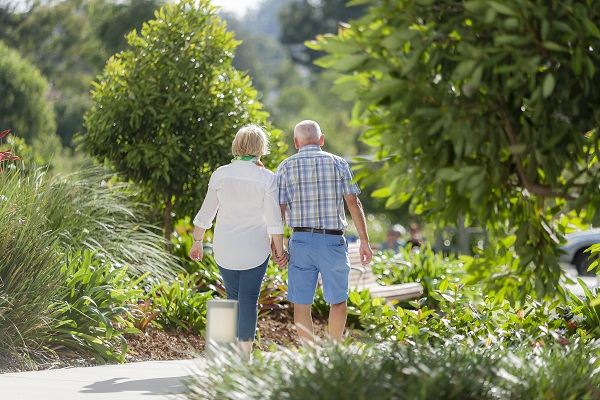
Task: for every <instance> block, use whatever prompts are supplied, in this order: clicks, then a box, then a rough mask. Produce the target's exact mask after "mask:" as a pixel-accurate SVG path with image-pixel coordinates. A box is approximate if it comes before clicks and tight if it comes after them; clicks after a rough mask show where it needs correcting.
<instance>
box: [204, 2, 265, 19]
mask: <svg viewBox="0 0 600 400" xmlns="http://www.w3.org/2000/svg"><path fill="white" fill-rule="evenodd" d="M211 3H212V5H213V6H219V7H221V8H222V9H223V10H225V11H229V12H234V13H236V14H237V15H238V16H240V17H241V16H242V15H244V14H245V13H246V11H248V10H249V9H253V8H256V7H257V6H258V5H259V4H260V3H261V0H211Z"/></svg>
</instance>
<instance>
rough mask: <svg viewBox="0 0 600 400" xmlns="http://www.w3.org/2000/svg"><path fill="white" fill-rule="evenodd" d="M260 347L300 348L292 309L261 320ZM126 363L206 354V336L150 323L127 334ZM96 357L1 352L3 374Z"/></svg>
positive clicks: (319, 325)
mask: <svg viewBox="0 0 600 400" xmlns="http://www.w3.org/2000/svg"><path fill="white" fill-rule="evenodd" d="M314 320H315V333H316V334H317V335H318V336H319V337H321V338H323V337H324V335H325V332H326V329H327V321H326V320H324V319H322V318H321V319H319V318H314ZM258 330H259V332H258V335H257V338H259V348H260V349H261V350H263V351H266V350H268V349H269V346H270V345H272V344H275V345H278V346H283V347H300V346H301V344H300V342H299V341H298V334H297V333H296V329H295V327H294V319H293V314H292V310H290V309H285V310H279V311H271V312H270V313H269V314H267V315H263V316H261V317H260V318H259V320H258ZM125 338H126V340H127V348H128V349H127V355H126V362H128V363H129V362H139V361H157V360H181V359H192V358H194V357H197V356H198V355H204V338H203V337H202V336H200V335H194V334H191V333H188V332H182V331H177V332H168V331H163V330H160V329H157V328H153V327H152V326H150V327H149V328H148V329H147V330H146V332H144V333H143V334H127V335H125ZM97 364H98V363H97V362H96V361H95V360H90V359H86V358H84V357H81V356H79V355H76V354H69V353H64V352H59V353H58V355H54V354H47V353H44V352H38V353H37V355H36V357H35V359H33V360H31V361H30V362H24V361H23V359H22V358H19V357H16V356H15V355H10V354H0V373H9V372H21V371H37V370H45V369H56V368H70V367H83V366H93V365H97Z"/></svg>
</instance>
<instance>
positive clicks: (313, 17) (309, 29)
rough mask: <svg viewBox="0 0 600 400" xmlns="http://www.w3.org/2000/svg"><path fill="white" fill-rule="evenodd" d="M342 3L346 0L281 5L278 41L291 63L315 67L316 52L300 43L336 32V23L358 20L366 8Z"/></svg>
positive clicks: (305, 0)
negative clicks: (288, 49) (286, 47)
mask: <svg viewBox="0 0 600 400" xmlns="http://www.w3.org/2000/svg"><path fill="white" fill-rule="evenodd" d="M346 3H348V0H292V1H290V2H289V3H287V4H286V5H285V6H284V7H282V9H281V11H280V13H279V20H280V21H281V37H280V40H281V43H283V44H285V45H287V46H289V48H290V51H291V54H292V58H293V59H294V61H295V62H297V63H299V64H301V65H304V66H306V67H309V68H311V69H312V70H316V69H317V67H316V66H315V64H314V63H313V62H314V60H315V59H316V58H317V57H319V56H320V54H319V53H318V52H317V51H314V50H313V49H310V48H307V47H306V46H304V45H303V43H304V42H305V41H306V40H312V39H314V38H315V36H316V35H317V34H325V33H335V32H337V31H338V27H339V26H340V23H342V22H348V21H350V20H353V19H358V18H360V17H361V16H362V15H363V14H364V13H365V11H366V7H365V6H362V5H353V4H351V3H348V4H346ZM357 3H358V2H357Z"/></svg>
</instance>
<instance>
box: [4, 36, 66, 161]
mask: <svg viewBox="0 0 600 400" xmlns="http://www.w3.org/2000/svg"><path fill="white" fill-rule="evenodd" d="M47 93H48V81H47V80H46V78H44V77H43V76H42V74H41V73H40V71H39V70H38V69H37V68H36V67H35V66H33V65H31V64H30V63H29V62H28V61H27V60H25V59H24V58H23V57H22V56H21V54H19V52H17V51H16V50H14V49H10V48H8V47H7V46H6V45H5V44H4V43H2V41H0V130H2V131H4V130H5V129H11V130H12V132H13V135H14V136H17V137H21V138H23V139H24V140H25V141H26V142H27V143H28V144H35V150H36V155H37V156H41V158H38V160H37V161H39V162H43V163H45V162H47V161H48V160H50V159H51V158H52V156H54V155H56V153H58V152H60V148H61V147H60V140H59V139H58V138H57V137H56V135H55V131H56V119H55V115H54V111H53V109H52V103H50V102H49V101H48V100H47Z"/></svg>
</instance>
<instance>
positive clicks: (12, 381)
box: [0, 359, 204, 400]
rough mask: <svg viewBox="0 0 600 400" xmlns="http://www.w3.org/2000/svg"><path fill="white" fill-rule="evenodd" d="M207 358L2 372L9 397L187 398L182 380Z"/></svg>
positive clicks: (1, 387) (0, 386)
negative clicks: (183, 393) (184, 394)
mask: <svg viewBox="0 0 600 400" xmlns="http://www.w3.org/2000/svg"><path fill="white" fill-rule="evenodd" d="M203 364H204V360H203V359H195V360H174V361H145V362H138V363H129V364H119V365H102V366H97V367H83V368H64V369H55V370H46V371H32V372H19V373H11V374H0V398H1V399H3V400H4V399H6V400H30V399H31V400H33V399H43V400H79V399H89V400H95V399H110V400H125V399H127V400H135V399H146V400H152V399H171V400H180V399H185V397H184V396H183V395H181V393H182V392H183V390H184V386H183V384H182V382H181V381H182V380H184V379H186V378H187V377H188V376H190V375H191V374H192V373H193V371H194V370H197V369H198V368H202V365H203Z"/></svg>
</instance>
